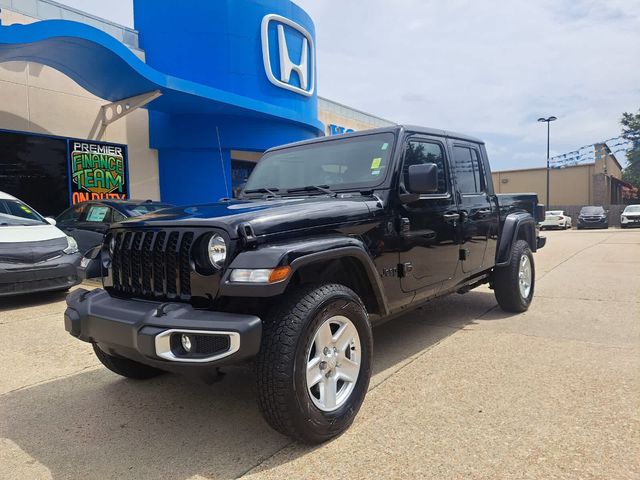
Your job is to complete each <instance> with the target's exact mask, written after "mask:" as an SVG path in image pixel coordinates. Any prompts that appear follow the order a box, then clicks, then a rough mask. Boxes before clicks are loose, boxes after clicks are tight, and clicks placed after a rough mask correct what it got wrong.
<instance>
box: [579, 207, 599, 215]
mask: <svg viewBox="0 0 640 480" xmlns="http://www.w3.org/2000/svg"><path fill="white" fill-rule="evenodd" d="M603 213H604V208H602V207H582V210H580V215H602V214H603Z"/></svg>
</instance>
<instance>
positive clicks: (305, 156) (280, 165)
mask: <svg viewBox="0 0 640 480" xmlns="http://www.w3.org/2000/svg"><path fill="white" fill-rule="evenodd" d="M393 142H394V135H393V133H380V134H373V135H362V136H356V137H345V138H340V139H336V140H331V141H326V142H320V143H312V144H308V145H301V146H299V147H291V148H287V149H284V150H279V151H275V152H271V153H267V154H266V155H265V156H264V157H262V159H261V160H260V162H258V165H256V168H255V169H254V171H253V173H251V176H250V177H249V179H248V180H247V184H246V185H245V187H244V190H243V191H244V192H246V193H251V192H253V191H260V190H263V193H269V192H276V193H278V194H282V193H287V191H288V190H296V189H301V188H304V187H309V186H322V187H324V188H325V190H326V189H327V188H328V189H331V190H335V189H339V190H341V189H347V190H348V189H362V188H372V187H375V186H378V185H380V184H381V183H382V182H383V181H384V179H385V176H386V174H387V171H388V169H389V163H390V158H391V150H392V148H393ZM305 192H306V193H322V190H321V189H310V190H305Z"/></svg>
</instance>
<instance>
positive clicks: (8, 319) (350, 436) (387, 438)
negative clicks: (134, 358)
mask: <svg viewBox="0 0 640 480" xmlns="http://www.w3.org/2000/svg"><path fill="white" fill-rule="evenodd" d="M544 234H545V235H546V236H547V238H548V244H547V247H545V248H544V249H543V250H542V251H540V252H539V253H538V254H537V255H536V267H537V285H536V297H535V299H534V303H533V305H532V307H531V309H530V310H529V311H528V312H526V313H525V314H520V315H513V314H505V313H503V312H501V311H500V310H499V309H498V308H497V306H496V303H495V300H494V297H493V294H492V293H491V292H490V290H488V289H486V288H481V289H478V290H476V291H472V292H470V293H468V294H466V295H462V296H461V295H454V296H451V297H448V298H445V299H440V300H437V301H434V302H432V303H431V304H429V305H428V306H426V307H424V308H422V309H421V310H419V311H417V312H414V313H411V314H408V315H406V316H404V317H402V318H400V319H397V320H395V321H393V322H390V323H388V324H386V325H384V326H382V327H380V328H378V329H376V330H375V332H374V335H375V336H374V338H375V353H374V356H375V361H374V364H375V372H374V373H375V374H374V377H373V379H372V382H371V387H370V391H369V394H368V396H367V398H366V400H365V403H364V405H363V408H362V410H361V412H360V414H359V416H358V417H357V419H356V422H355V423H354V425H353V426H352V428H351V429H350V430H349V431H348V432H347V433H346V434H345V435H343V436H342V437H340V438H338V439H336V440H334V441H332V442H329V443H328V444H325V445H322V446H320V447H314V448H311V447H307V446H303V445H299V444H295V443H292V442H291V441H290V440H289V439H288V438H285V437H283V436H281V435H279V434H277V433H275V432H274V431H272V430H271V429H270V428H269V427H268V426H267V425H266V423H265V422H264V421H263V420H262V418H261V416H260V413H259V411H258V407H257V404H256V399H255V393H254V390H253V388H254V386H253V378H252V370H251V368H249V367H242V368H234V369H228V370H227V374H226V376H225V377H224V380H223V381H221V382H219V383H214V384H212V385H204V384H199V383H193V382H190V381H189V380H186V379H183V378H181V377H178V376H175V375H165V376H162V377H159V378H156V379H153V380H150V381H147V382H134V381H130V380H124V379H121V378H119V377H117V376H116V375H115V374H112V373H111V372H109V371H107V370H106V369H104V368H103V367H102V366H100V365H98V361H97V360H96V359H95V358H94V356H93V353H92V351H91V348H90V346H89V345H88V344H83V343H80V342H78V341H76V340H75V339H72V338H71V337H70V336H69V335H68V334H67V333H66V332H65V331H64V327H63V323H62V312H63V310H64V295H60V294H49V295H36V296H29V297H21V298H18V299H12V300H6V299H5V300H0V362H1V371H2V375H1V376H0V465H1V466H2V467H1V468H0V478H11V479H14V478H15V479H17V478H25V479H26V478H29V479H41V478H42V479H46V478H56V479H67V478H70V479H88V478H100V479H105V478H149V479H152V478H153V479H155V478H167V479H180V480H182V479H205V478H206V479H228V478H237V477H241V476H246V478H252V479H253V478H278V479H281V478H292V479H297V478H318V479H320V478H323V479H324V478H331V479H332V480H335V479H339V478H412V479H413V478H463V477H464V478H541V479H542V478H543V479H550V478H607V479H624V478H629V479H631V478H635V479H637V478H640V456H638V452H639V451H640V428H639V427H640V230H633V231H626V230H615V229H611V230H608V231H579V232H578V231H576V230H572V231H566V232H563V231H558V232H545V233H544Z"/></svg>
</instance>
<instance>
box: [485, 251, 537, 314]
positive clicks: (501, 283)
mask: <svg viewBox="0 0 640 480" xmlns="http://www.w3.org/2000/svg"><path fill="white" fill-rule="evenodd" d="M535 278H536V276H535V266H534V263H533V254H532V253H531V248H529V244H528V243H527V242H525V241H524V240H518V241H516V243H515V244H514V245H513V247H512V248H511V256H510V261H509V265H507V266H505V267H496V269H495V271H494V273H493V287H494V293H495V296H496V300H497V301H498V305H500V308H502V310H504V311H506V312H515V313H521V312H524V311H526V310H527V309H528V308H529V305H531V300H532V299H533V291H534V287H535Z"/></svg>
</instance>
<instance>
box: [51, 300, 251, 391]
mask: <svg viewBox="0 0 640 480" xmlns="http://www.w3.org/2000/svg"><path fill="white" fill-rule="evenodd" d="M64 325H65V329H66V330H67V331H68V332H69V333H70V334H71V335H73V336H74V337H77V338H79V339H80V340H82V341H85V342H90V343H96V344H98V346H99V347H100V349H102V350H103V351H104V352H106V353H108V354H110V355H115V356H120V357H124V358H128V359H130V360H134V361H136V362H140V363H144V364H146V365H150V366H152V367H156V368H158V369H161V370H166V371H171V372H176V373H182V374H188V375H195V376H200V377H203V378H208V377H209V376H210V374H211V368H212V367H220V366H223V365H231V364H237V363H239V362H242V361H244V360H247V359H250V358H252V357H254V356H255V355H256V354H257V353H258V350H259V349H260V339H261V336H262V321H261V320H260V318H258V317H256V316H253V315H239V314H234V313H225V312H212V311H209V310H197V309H194V308H193V307H192V306H191V305H188V304H184V303H159V302H148V301H142V300H133V299H120V298H114V297H111V296H110V295H109V294H108V293H107V292H106V291H105V290H103V289H96V290H92V291H88V290H85V289H78V290H76V291H74V292H73V293H71V294H70V295H69V296H68V297H67V309H66V310H65V312H64ZM182 333H187V334H193V335H205V336H206V335H212V336H215V337H216V338H218V337H223V336H228V337H229V341H228V343H227V345H226V347H225V349H223V350H220V351H216V353H215V354H212V355H208V356H206V357H204V358H187V357H186V356H180V355H179V354H176V355H174V353H173V351H172V348H173V347H171V345H173V344H174V342H173V341H172V340H171V336H172V335H181V334H182ZM211 338H213V337H211Z"/></svg>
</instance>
